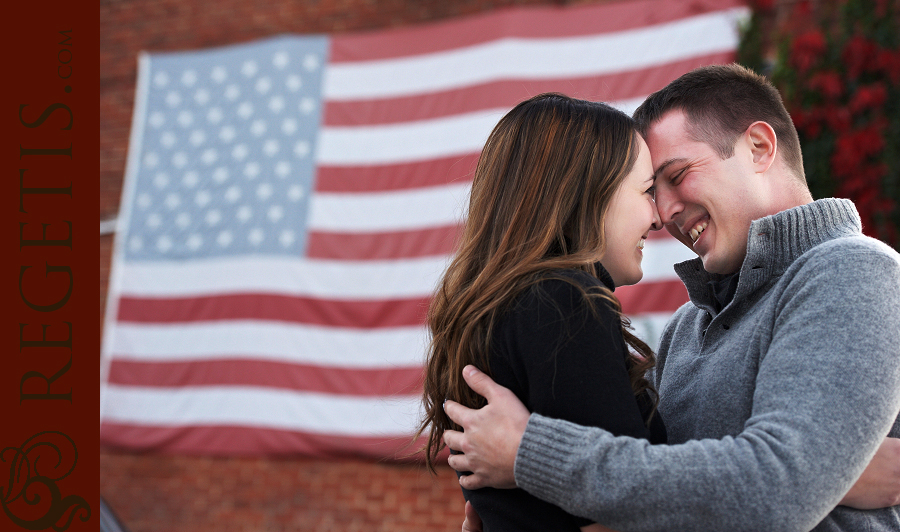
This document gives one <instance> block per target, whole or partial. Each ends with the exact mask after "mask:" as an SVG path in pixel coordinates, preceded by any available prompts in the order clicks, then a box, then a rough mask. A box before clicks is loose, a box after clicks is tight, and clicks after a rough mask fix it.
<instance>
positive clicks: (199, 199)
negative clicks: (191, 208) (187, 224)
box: [194, 190, 212, 209]
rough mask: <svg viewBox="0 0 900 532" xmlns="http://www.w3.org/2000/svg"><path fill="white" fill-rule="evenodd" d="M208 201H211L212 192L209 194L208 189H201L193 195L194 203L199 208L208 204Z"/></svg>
mask: <svg viewBox="0 0 900 532" xmlns="http://www.w3.org/2000/svg"><path fill="white" fill-rule="evenodd" d="M210 201H212V194H210V193H209V191H208V190H201V191H199V192H197V195H196V196H194V203H196V204H197V206H198V207H200V208H201V209H202V208H203V207H206V206H207V205H209V202H210Z"/></svg>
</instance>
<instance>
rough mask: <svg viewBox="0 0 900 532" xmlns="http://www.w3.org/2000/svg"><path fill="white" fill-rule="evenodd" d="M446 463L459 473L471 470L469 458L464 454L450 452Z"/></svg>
mask: <svg viewBox="0 0 900 532" xmlns="http://www.w3.org/2000/svg"><path fill="white" fill-rule="evenodd" d="M447 465H449V466H450V467H451V468H453V470H455V471H459V472H460V473H468V472H469V471H471V464H470V463H469V458H468V457H467V456H466V455H464V454H451V455H450V456H449V457H447Z"/></svg>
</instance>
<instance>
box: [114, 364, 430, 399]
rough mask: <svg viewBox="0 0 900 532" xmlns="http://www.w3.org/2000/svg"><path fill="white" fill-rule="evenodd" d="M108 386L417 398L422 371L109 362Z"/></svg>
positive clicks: (306, 366)
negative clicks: (233, 388)
mask: <svg viewBox="0 0 900 532" xmlns="http://www.w3.org/2000/svg"><path fill="white" fill-rule="evenodd" d="M109 382H110V383H111V384H120V385H124V386H164V387H179V386H220V385H221V386H259V387H265V388H283V389H288V390H294V391H305V392H320V393H329V394H340V395H354V396H373V397H374V396H390V395H419V394H420V393H421V391H422V367H421V366H415V367H392V368H380V369H365V368H342V367H334V366H316V365H310V364H295V363H289V362H276V361H271V360H258V359H227V360H192V361H188V362H137V361H133V360H127V359H124V360H123V359H120V358H113V361H112V363H111V364H110V367H109Z"/></svg>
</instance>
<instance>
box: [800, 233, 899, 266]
mask: <svg viewBox="0 0 900 532" xmlns="http://www.w3.org/2000/svg"><path fill="white" fill-rule="evenodd" d="M860 261H863V262H870V263H872V264H878V265H882V266H884V267H886V268H888V269H891V270H898V271H900V254H898V253H897V251H896V250H894V249H893V248H891V247H890V246H888V245H887V244H885V243H884V242H882V241H880V240H877V239H875V238H872V237H869V236H865V235H862V234H859V235H850V236H844V237H841V238H834V239H831V240H826V241H824V242H822V243H820V244H819V245H817V246H814V247H812V248H810V249H809V250H807V251H806V253H804V254H803V255H802V256H801V257H800V260H799V261H796V265H797V266H799V267H801V268H826V269H827V268H828V267H829V266H830V267H840V266H841V265H842V264H846V263H852V264H855V265H860ZM863 273H865V272H863Z"/></svg>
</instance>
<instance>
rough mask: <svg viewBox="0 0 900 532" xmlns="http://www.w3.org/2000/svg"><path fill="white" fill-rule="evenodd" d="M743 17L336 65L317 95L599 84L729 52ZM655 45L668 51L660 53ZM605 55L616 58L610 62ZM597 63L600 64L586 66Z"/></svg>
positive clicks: (738, 12) (733, 14) (716, 16)
mask: <svg viewBox="0 0 900 532" xmlns="http://www.w3.org/2000/svg"><path fill="white" fill-rule="evenodd" d="M745 13H746V9H745V8H737V9H732V10H727V11H715V12H711V13H705V14H701V15H697V16H693V17H689V18H684V19H680V20H676V21H672V22H667V23H664V24H659V25H656V26H645V27H639V28H633V29H629V30H625V31H621V32H613V33H604V34H599V35H582V36H575V37H559V38H556V39H523V38H498V39H496V40H491V41H489V42H485V43H483V44H477V45H473V46H469V47H465V48H456V49H453V50H448V51H444V52H435V53H431V54H426V55H418V56H407V57H399V58H390V59H381V60H370V61H362V62H354V63H349V62H347V63H343V62H342V63H334V64H332V65H331V67H330V68H329V69H328V70H327V71H326V72H325V77H324V81H323V83H324V84H323V88H322V90H323V93H324V95H325V98H326V99H327V100H358V99H363V98H385V97H394V98H395V97H397V96H406V95H412V94H417V93H422V92H432V91H439V90H448V89H453V88H462V87H468V86H472V85H478V84H481V83H486V82H489V81H493V80H498V79H533V78H538V79H556V78H560V77H576V76H587V75H594V76H600V75H604V74H608V73H610V72H616V71H621V70H628V69H639V68H648V67H653V66H659V65H663V64H666V63H668V62H672V61H679V60H682V59H685V58H687V57H690V56H695V55H706V54H711V53H716V52H727V51H732V50H734V48H735V46H736V45H737V34H736V32H735V31H734V29H733V26H734V24H736V22H737V20H738V18H739V17H740V16H743V15H744V14H745ZM697 35H702V36H703V38H702V39H698V38H696V36H697ZM660 42H664V43H667V46H659V43H660ZM611 50H615V51H616V54H614V55H610V54H609V52H610V51H611ZM600 55H604V57H603V59H604V60H603V61H585V57H594V56H600ZM423 73H427V74H426V75H423Z"/></svg>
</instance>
